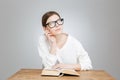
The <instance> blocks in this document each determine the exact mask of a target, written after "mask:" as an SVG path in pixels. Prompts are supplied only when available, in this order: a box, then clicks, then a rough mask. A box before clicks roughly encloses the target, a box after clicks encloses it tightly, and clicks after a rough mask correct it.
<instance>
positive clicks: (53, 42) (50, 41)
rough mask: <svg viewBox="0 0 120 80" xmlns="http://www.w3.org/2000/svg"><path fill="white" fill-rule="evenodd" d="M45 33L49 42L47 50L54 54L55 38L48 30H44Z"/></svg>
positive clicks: (55, 47) (55, 48)
mask: <svg viewBox="0 0 120 80" xmlns="http://www.w3.org/2000/svg"><path fill="white" fill-rule="evenodd" d="M45 35H46V37H47V39H48V41H49V44H50V51H49V52H50V53H51V54H56V50H57V45H56V38H55V37H54V35H52V34H51V33H50V32H49V31H48V30H46V33H45Z"/></svg>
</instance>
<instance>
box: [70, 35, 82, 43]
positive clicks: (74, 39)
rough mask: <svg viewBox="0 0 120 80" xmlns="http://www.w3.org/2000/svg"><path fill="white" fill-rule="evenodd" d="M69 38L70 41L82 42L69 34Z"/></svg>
mask: <svg viewBox="0 0 120 80" xmlns="http://www.w3.org/2000/svg"><path fill="white" fill-rule="evenodd" d="M68 38H69V40H72V41H73V42H80V41H79V40H78V39H77V38H75V37H74V36H72V35H70V34H68Z"/></svg>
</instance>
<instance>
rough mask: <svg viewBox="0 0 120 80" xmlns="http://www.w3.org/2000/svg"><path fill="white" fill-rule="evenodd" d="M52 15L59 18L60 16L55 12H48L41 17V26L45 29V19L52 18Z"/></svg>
mask: <svg viewBox="0 0 120 80" xmlns="http://www.w3.org/2000/svg"><path fill="white" fill-rule="evenodd" d="M52 15H58V16H59V17H60V15H59V14H58V13H57V12H55V11H49V12H46V13H45V14H44V15H43V16H42V26H43V27H46V22H47V19H48V18H49V17H50V16H52Z"/></svg>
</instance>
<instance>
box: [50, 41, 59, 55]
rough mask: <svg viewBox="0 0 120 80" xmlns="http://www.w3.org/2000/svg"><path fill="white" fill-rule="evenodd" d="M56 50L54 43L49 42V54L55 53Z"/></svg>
mask: <svg viewBox="0 0 120 80" xmlns="http://www.w3.org/2000/svg"><path fill="white" fill-rule="evenodd" d="M56 51H57V47H56V44H55V43H54V44H51V46H50V51H49V52H50V53H51V54H53V55H55V54H56Z"/></svg>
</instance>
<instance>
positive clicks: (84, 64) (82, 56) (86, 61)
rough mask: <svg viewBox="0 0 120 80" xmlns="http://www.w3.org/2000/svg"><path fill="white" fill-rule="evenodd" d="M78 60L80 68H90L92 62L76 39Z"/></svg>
mask: <svg viewBox="0 0 120 80" xmlns="http://www.w3.org/2000/svg"><path fill="white" fill-rule="evenodd" d="M76 48H77V55H78V61H79V64H80V66H81V70H90V69H92V63H91V60H90V57H89V56H88V53H87V52H86V51H85V49H84V48H83V46H82V44H81V43H80V42H78V41H76Z"/></svg>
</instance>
